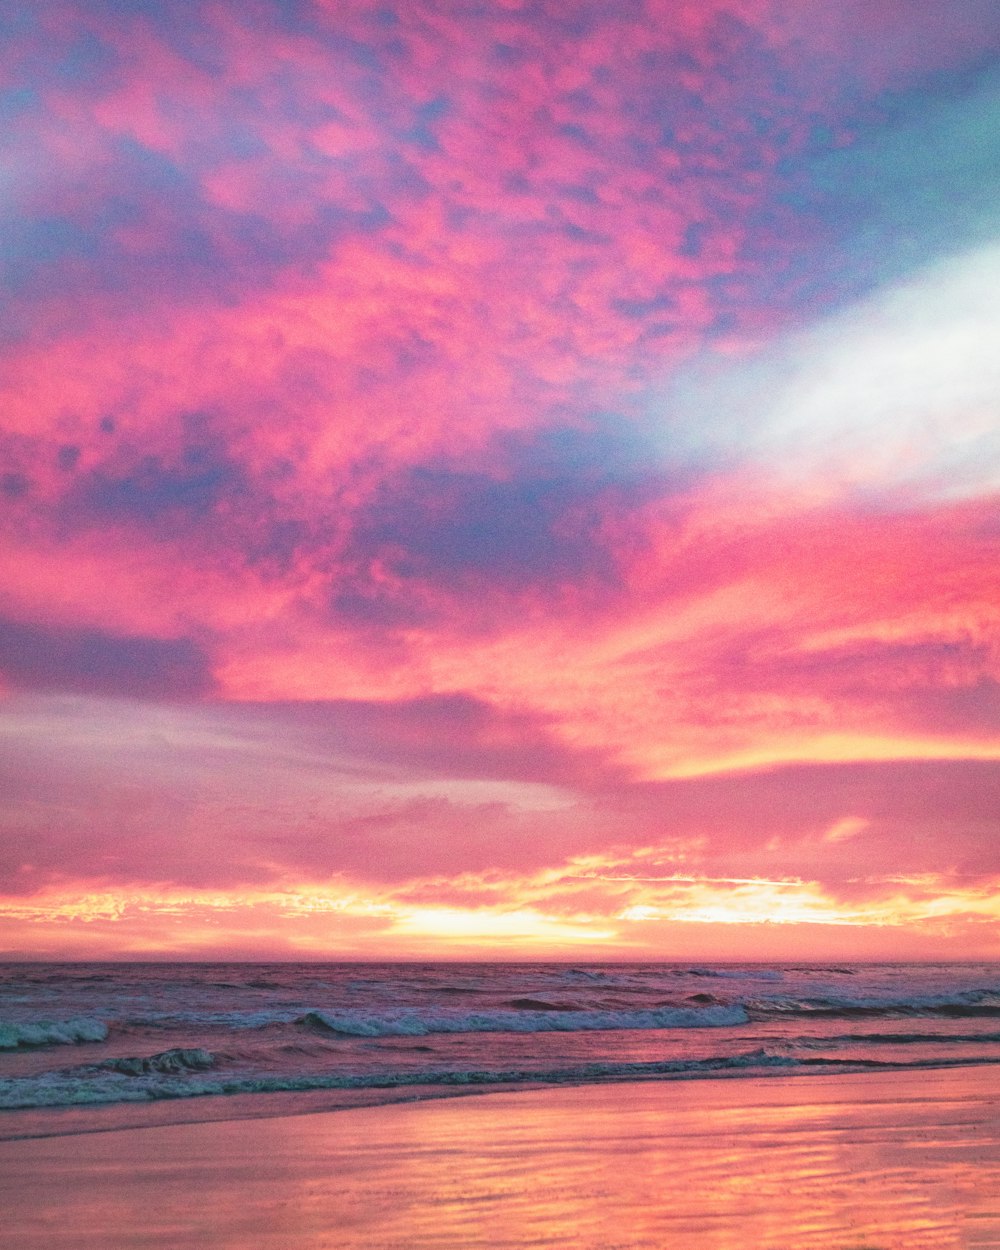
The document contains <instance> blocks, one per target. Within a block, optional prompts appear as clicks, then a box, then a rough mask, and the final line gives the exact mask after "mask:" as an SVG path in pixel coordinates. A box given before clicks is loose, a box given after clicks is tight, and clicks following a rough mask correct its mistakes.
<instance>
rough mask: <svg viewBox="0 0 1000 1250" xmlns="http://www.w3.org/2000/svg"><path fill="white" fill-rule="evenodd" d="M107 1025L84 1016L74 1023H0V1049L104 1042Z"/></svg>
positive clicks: (44, 1021)
mask: <svg viewBox="0 0 1000 1250" xmlns="http://www.w3.org/2000/svg"><path fill="white" fill-rule="evenodd" d="M107 1036H108V1026H107V1025H106V1024H105V1023H104V1021H103V1020H91V1019H87V1018H84V1017H81V1018H78V1019H74V1020H61V1021H52V1020H26V1021H21V1022H19V1023H10V1022H4V1021H0V1050H18V1049H21V1048H27V1047H29V1046H72V1045H76V1044H77V1043H79V1042H103V1041H104V1040H105V1039H106V1038H107Z"/></svg>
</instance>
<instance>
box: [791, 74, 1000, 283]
mask: <svg viewBox="0 0 1000 1250" xmlns="http://www.w3.org/2000/svg"><path fill="white" fill-rule="evenodd" d="M872 113H873V114H874V115H873V116H872V117H871V118H870V120H868V121H867V122H866V123H865V124H862V125H860V126H859V128H858V131H857V136H856V138H855V140H854V142H852V143H851V144H850V145H849V146H847V147H844V148H840V149H836V150H831V149H829V148H827V149H826V150H821V151H819V152H814V153H813V154H812V155H811V156H810V157H809V158H808V159H807V160H806V162H805V163H804V165H803V166H802V167H801V168H800V169H798V170H797V171H794V172H792V171H788V173H789V185H788V186H787V188H786V190H785V191H784V193H783V196H782V202H783V203H784V204H785V205H787V206H788V207H790V208H791V209H792V210H793V211H795V212H797V213H800V214H804V215H806V216H808V217H809V218H811V219H812V220H815V221H816V223H817V226H818V227H819V228H820V231H821V235H822V237H823V243H824V246H823V251H822V252H821V253H820V252H817V253H816V254H814V255H812V256H810V257H808V258H803V264H805V263H809V264H811V265H812V266H813V269H814V274H815V277H814V280H813V282H812V284H811V286H812V290H813V292H814V293H816V294H818V293H819V292H820V291H825V292H826V293H827V294H828V297H829V298H830V299H832V300H833V301H834V302H836V300H838V299H844V300H851V299H854V298H856V297H857V296H858V295H861V294H864V293H866V292H867V291H870V290H871V289H872V288H874V287H876V286H878V285H880V284H883V283H886V282H889V281H892V280H893V279H897V278H900V277H902V276H905V275H906V274H907V273H909V272H911V271H912V270H914V269H916V268H919V267H921V266H923V265H925V264H926V263H927V262H928V261H930V260H933V259H935V258H937V257H941V256H946V255H950V254H955V253H958V252H961V251H965V250H968V249H970V248H972V247H975V246H976V245H978V244H981V243H983V242H985V241H987V240H989V239H993V238H997V237H1000V194H998V188H1000V67H998V66H996V65H990V66H987V67H981V68H979V69H978V70H976V71H964V72H962V73H952V74H948V75H943V76H941V77H939V78H938V79H936V80H935V82H934V83H933V84H930V85H929V86H925V87H923V88H922V89H921V90H914V91H912V92H909V93H907V94H903V95H899V96H894V97H884V98H883V99H881V100H879V101H878V102H877V113H876V110H872Z"/></svg>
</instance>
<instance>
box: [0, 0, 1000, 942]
mask: <svg viewBox="0 0 1000 1250" xmlns="http://www.w3.org/2000/svg"><path fill="white" fill-rule="evenodd" d="M0 35H2V37H0V124H2V130H3V134H4V144H3V146H4V151H5V154H4V159H3V162H2V165H0V214H2V221H0V272H2V278H0V283H2V293H3V300H2V311H0V510H2V515H3V524H2V526H0V793H2V794H3V795H4V796H5V797H4V799H3V804H2V811H0V949H3V950H6V951H7V952H8V954H9V955H11V956H14V957H18V958H51V959H67V958H69V959H93V958H126V959H144V958H165V957H177V958H185V959H215V958H239V959H258V958H260V959H264V958H267V959H294V958H307V959H430V958H507V959H536V958H537V959H540V958H558V959H571V960H584V959H609V958H610V959H625V960H628V959H747V958H755V959H891V958H926V959H946V958H960V957H965V956H974V957H984V958H989V957H1000V929H998V921H1000V684H998V678H1000V642H998V639H1000V633H998V622H1000V579H998V575H997V569H998V567H1000V508H998V503H1000V355H998V353H997V350H996V344H997V342H998V341H1000V302H998V300H997V295H996V293H997V290H998V289H1000V195H998V188H1000V7H998V6H997V5H996V4H995V2H994V0H951V2H950V3H949V4H947V5H936V4H925V3H923V2H922V0H842V2H841V3H839V4H837V5H831V4H829V3H828V2H827V0H615V2H614V3H608V2H606V0H602V2H596V3H595V2H593V0H488V2H480V0H395V2H394V0H386V3H381V2H380V0H336V2H334V0H241V3H239V4H235V3H227V2H225V0H42V2H41V3H38V4H31V5H24V4H19V3H14V2H13V0H0Z"/></svg>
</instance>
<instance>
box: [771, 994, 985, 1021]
mask: <svg viewBox="0 0 1000 1250" xmlns="http://www.w3.org/2000/svg"><path fill="white" fill-rule="evenodd" d="M748 1008H749V1011H750V1016H751V1018H752V1019H755V1020H762V1019H767V1018H773V1017H787V1016H804V1017H810V1018H815V1017H822V1018H833V1019H844V1020H851V1019H868V1018H874V1019H878V1018H897V1019H898V1018H906V1017H910V1016H929V1017H944V1018H946V1019H949V1020H973V1019H984V1018H986V1019H988V1018H995V1017H1000V998H998V996H997V994H996V992H994V991H992V990H970V991H969V992H968V993H966V994H959V995H927V996H923V997H914V998H872V997H869V998H809V999H774V1000H767V999H761V1000H756V1001H754V1002H751V1003H749V1004H748Z"/></svg>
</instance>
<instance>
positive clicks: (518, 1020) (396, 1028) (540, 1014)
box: [298, 1003, 748, 1037]
mask: <svg viewBox="0 0 1000 1250" xmlns="http://www.w3.org/2000/svg"><path fill="white" fill-rule="evenodd" d="M747 1020H748V1016H747V1013H746V1011H745V1009H744V1008H743V1006H742V1005H741V1004H739V1003H733V1004H730V1005H729V1006H712V1007H660V1008H657V1009H656V1010H653V1011H565V1010H555V1011H503V1012H499V1011H498V1012H469V1013H464V1014H461V1015H459V1014H456V1015H444V1014H441V1015H422V1014H420V1015H418V1014H416V1013H406V1014H399V1015H395V1014H394V1015H388V1014H386V1015H381V1016H361V1015H353V1014H348V1013H346V1012H332V1011H310V1012H307V1013H306V1015H304V1016H302V1017H300V1019H299V1021H298V1023H300V1024H303V1025H305V1026H307V1027H311V1028H321V1029H327V1030H329V1031H330V1032H331V1033H341V1034H344V1035H345V1036H347V1037H425V1036H427V1035H428V1034H430V1033H578V1032H584V1031H587V1032H594V1031H597V1030H618V1029H626V1030H627V1029H713V1028H714V1029H718V1028H727V1027H732V1026H734V1025H740V1024H746V1023H747Z"/></svg>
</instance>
